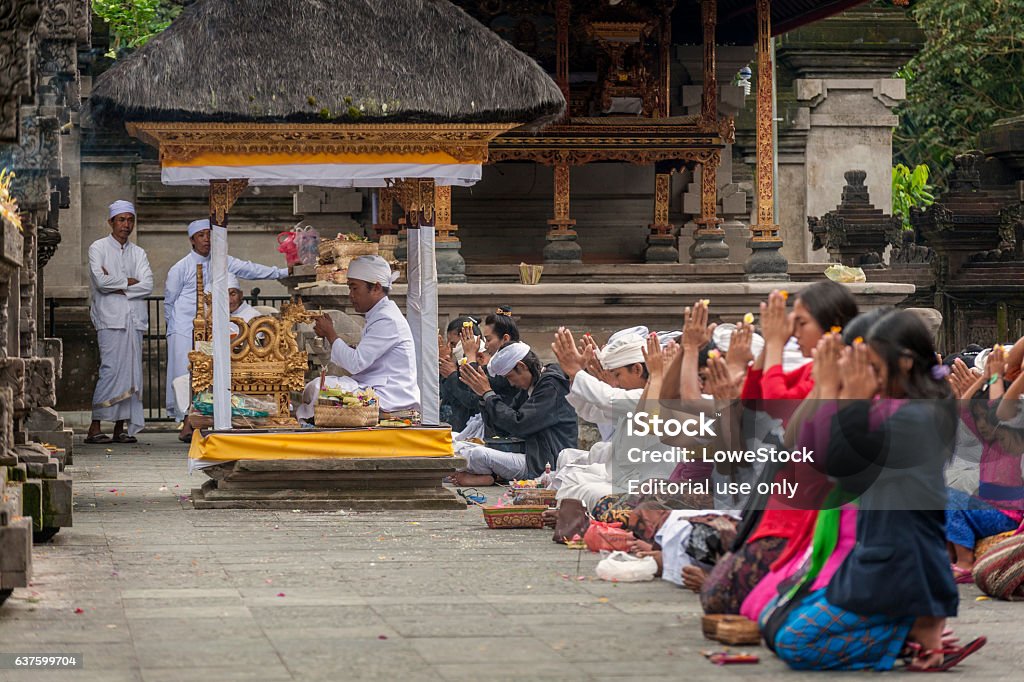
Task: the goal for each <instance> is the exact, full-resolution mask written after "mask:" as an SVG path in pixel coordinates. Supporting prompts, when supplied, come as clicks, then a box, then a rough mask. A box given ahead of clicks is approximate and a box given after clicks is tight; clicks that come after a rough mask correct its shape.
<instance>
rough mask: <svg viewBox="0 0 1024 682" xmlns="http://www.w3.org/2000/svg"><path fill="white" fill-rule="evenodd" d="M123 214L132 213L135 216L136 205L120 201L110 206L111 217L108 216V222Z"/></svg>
mask: <svg viewBox="0 0 1024 682" xmlns="http://www.w3.org/2000/svg"><path fill="white" fill-rule="evenodd" d="M122 213H131V214H132V215H135V205H134V204H132V202H130V201H124V200H123V199H118V200H117V201H115V202H114V203H112V204H111V205H110V215H109V216H107V220H110V219H111V218H113V217H114V216H116V215H121V214H122Z"/></svg>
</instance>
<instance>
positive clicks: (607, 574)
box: [597, 552, 658, 583]
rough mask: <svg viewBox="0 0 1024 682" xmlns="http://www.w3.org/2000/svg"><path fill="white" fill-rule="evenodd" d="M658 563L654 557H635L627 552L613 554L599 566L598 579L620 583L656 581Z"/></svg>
mask: <svg viewBox="0 0 1024 682" xmlns="http://www.w3.org/2000/svg"><path fill="white" fill-rule="evenodd" d="M657 572H658V562H657V561H655V560H654V557H651V556H645V557H643V558H640V557H635V556H633V555H632V554H627V553H625V552H612V553H611V554H609V555H608V556H607V557H606V558H604V559H602V560H601V561H600V562H599V563H598V564H597V577H598V578H600V579H601V580H610V581H614V582H620V583H639V582H643V581H645V580H654V574H655V573H657Z"/></svg>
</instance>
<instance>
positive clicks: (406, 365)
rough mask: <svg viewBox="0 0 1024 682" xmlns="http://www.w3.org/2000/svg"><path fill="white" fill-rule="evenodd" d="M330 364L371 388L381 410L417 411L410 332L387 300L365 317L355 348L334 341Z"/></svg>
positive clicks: (398, 311)
mask: <svg viewBox="0 0 1024 682" xmlns="http://www.w3.org/2000/svg"><path fill="white" fill-rule="evenodd" d="M331 362H333V363H334V364H336V365H338V366H339V367H342V368H344V369H345V371H347V372H349V373H350V374H351V375H352V378H353V379H355V380H356V381H357V382H359V385H360V386H369V387H371V388H372V389H373V390H374V391H375V392H376V393H377V398H378V399H379V401H380V407H381V409H383V410H385V411H387V412H392V411H395V410H407V409H419V407H420V388H419V384H417V382H416V348H415V346H414V345H413V341H412V330H411V329H409V323H408V322H407V321H406V319H405V317H404V316H403V315H402V311H401V310H399V309H398V306H397V305H395V303H394V302H393V301H392V300H391V299H389V298H388V297H386V296H385V297H384V298H382V299H381V300H380V301H378V302H377V304H376V305H375V306H373V307H372V308H370V310H369V311H368V312H367V313H366V326H364V327H363V336H362V338H361V339H359V344H358V345H356V347H355V348H352V347H350V346H349V345H348V344H346V343H345V342H344V341H342V340H341V339H336V340H335V341H334V345H332V346H331Z"/></svg>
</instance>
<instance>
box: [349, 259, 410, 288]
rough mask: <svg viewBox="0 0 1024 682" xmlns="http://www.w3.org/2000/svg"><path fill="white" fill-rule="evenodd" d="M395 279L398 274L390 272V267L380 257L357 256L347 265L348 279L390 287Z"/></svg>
mask: <svg viewBox="0 0 1024 682" xmlns="http://www.w3.org/2000/svg"><path fill="white" fill-rule="evenodd" d="M397 278H398V273H397V272H392V271H391V266H390V265H389V264H388V262H387V261H386V260H384V259H383V258H381V257H380V256H359V257H358V258H353V259H352V262H351V263H349V265H348V279H358V280H362V281H363V282H369V283H370V284H374V283H376V284H379V285H381V286H382V287H390V286H391V284H392V283H393V282H394V281H395V280H396V279H397Z"/></svg>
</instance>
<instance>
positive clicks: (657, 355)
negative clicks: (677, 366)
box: [640, 333, 665, 381]
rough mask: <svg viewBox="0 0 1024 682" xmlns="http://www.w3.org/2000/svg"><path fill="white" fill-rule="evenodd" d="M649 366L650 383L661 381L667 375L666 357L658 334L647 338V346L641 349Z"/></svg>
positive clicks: (645, 362)
mask: <svg viewBox="0 0 1024 682" xmlns="http://www.w3.org/2000/svg"><path fill="white" fill-rule="evenodd" d="M640 352H641V353H642V354H643V356H644V364H645V365H647V374H648V379H647V380H648V381H650V380H651V379H660V378H662V377H663V376H664V375H665V355H664V354H663V353H662V352H661V342H660V341H658V335H657V334H653V333H652V334H649V335H648V336H647V345H646V346H645V347H643V348H641V349H640Z"/></svg>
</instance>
